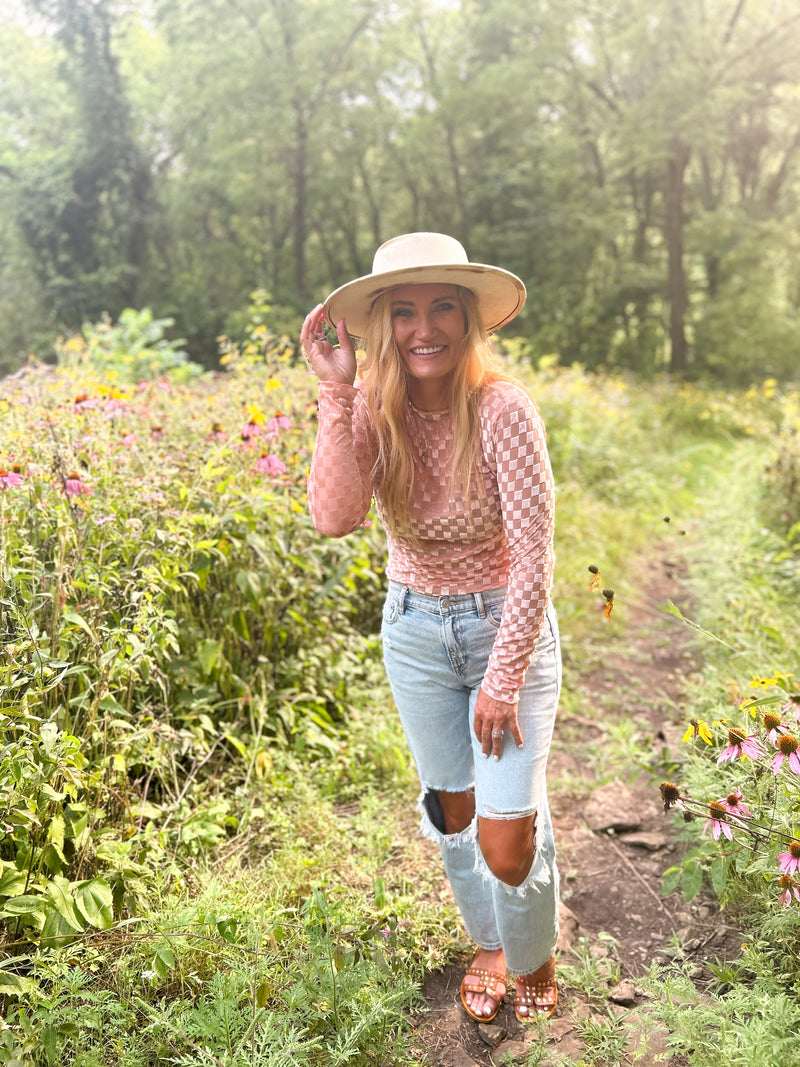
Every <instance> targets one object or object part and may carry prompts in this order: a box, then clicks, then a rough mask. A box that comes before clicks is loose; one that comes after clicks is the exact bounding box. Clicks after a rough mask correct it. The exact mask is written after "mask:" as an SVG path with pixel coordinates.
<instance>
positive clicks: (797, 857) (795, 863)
mask: <svg viewBox="0 0 800 1067" xmlns="http://www.w3.org/2000/svg"><path fill="white" fill-rule="evenodd" d="M778 864H779V866H780V869H781V870H782V871H783V873H784V874H798V873H800V841H792V842H791V844H790V845H789V850H788V851H787V852H781V853H779V855H778Z"/></svg>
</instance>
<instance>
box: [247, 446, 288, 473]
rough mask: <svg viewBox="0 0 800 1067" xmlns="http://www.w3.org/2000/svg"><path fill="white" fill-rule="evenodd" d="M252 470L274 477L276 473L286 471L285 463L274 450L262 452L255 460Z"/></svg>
mask: <svg viewBox="0 0 800 1067" xmlns="http://www.w3.org/2000/svg"><path fill="white" fill-rule="evenodd" d="M253 470H255V471H258V473H259V474H271V475H272V476H273V477H275V476H276V475H278V474H285V473H286V464H285V463H284V462H283V460H282V459H280V457H279V456H276V455H275V453H274V452H262V453H261V455H260V456H259V457H258V459H257V460H256V462H255V466H254V467H253Z"/></svg>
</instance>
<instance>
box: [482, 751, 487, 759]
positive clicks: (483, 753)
mask: <svg viewBox="0 0 800 1067" xmlns="http://www.w3.org/2000/svg"><path fill="white" fill-rule="evenodd" d="M481 755H482V756H483V758H484V759H488V758H489V753H488V752H481Z"/></svg>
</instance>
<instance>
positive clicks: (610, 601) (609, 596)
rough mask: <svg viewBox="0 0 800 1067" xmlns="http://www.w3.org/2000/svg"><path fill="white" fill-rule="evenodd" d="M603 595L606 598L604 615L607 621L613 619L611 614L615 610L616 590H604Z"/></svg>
mask: <svg viewBox="0 0 800 1067" xmlns="http://www.w3.org/2000/svg"><path fill="white" fill-rule="evenodd" d="M602 593H603V597H604V598H605V602H606V609H605V611H604V612H603V614H604V615H605V617H606V618H607V619H610V618H611V612H612V611H613V610H614V590H613V589H603V590H602Z"/></svg>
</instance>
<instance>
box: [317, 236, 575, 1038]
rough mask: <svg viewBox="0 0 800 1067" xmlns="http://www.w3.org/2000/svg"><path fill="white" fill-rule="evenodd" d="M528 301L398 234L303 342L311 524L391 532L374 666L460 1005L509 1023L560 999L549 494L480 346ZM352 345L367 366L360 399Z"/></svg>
mask: <svg viewBox="0 0 800 1067" xmlns="http://www.w3.org/2000/svg"><path fill="white" fill-rule="evenodd" d="M524 300H525V287H524V286H523V284H522V282H521V281H520V280H519V278H516V277H515V276H514V275H513V274H509V273H508V272H507V271H504V270H501V269H500V268H497V267H490V266H487V265H485V264H478V263H470V262H469V261H468V259H467V255H466V252H465V251H464V249H463V247H462V246H461V245H460V244H459V243H458V241H455V240H454V239H453V238H451V237H447V236H446V235H444V234H435V233H417V234H405V235H403V236H401V237H396V238H394V239H393V240H392V241H388V242H387V243H386V244H384V245H382V246H381V247H380V248H379V249H378V252H377V253H376V255H375V261H374V263H373V270H372V274H370V275H367V276H366V277H363V278H358V279H356V280H355V281H353V282H349V283H348V284H347V285H344V286H342V287H341V288H340V289H337V290H336V291H335V292H334V293H332V294H331V296H329V297H328V299H327V300H326V302H325V304H324V305H319V306H318V307H316V308H315V309H314V310H313V311H312V312H311V313H310V314H309V315H308V317H307V318H306V320H305V323H304V325H303V329H302V333H301V341H302V345H303V350H304V352H305V354H306V357H307V359H308V362H309V363H310V365H311V367H312V368H313V370H314V371H315V373H316V374H317V376H318V378H319V379H320V386H319V431H318V436H317V446H316V450H315V454H314V460H313V463H312V467H311V475H310V478H309V506H310V509H311V514H312V517H313V520H314V524H315V525H316V527H317V529H318V530H319V531H320V532H321V533H323V534H326V535H328V536H331V537H340V536H342V535H344V534H347V533H350V532H352V531H353V530H355V529H356V528H357V527H358V526H359V525H360V524H361V523H362V522H363V520H364V518H365V516H366V514H367V512H368V510H369V507H370V504H371V501H372V498H373V496H374V497H375V500H376V502H377V507H378V512H379V514H380V517H381V519H382V521H383V523H384V525H385V527H386V530H387V533H388V539H389V563H388V567H387V574H388V577H389V590H388V595H387V599H386V604H385V607H384V616H383V627H382V634H383V645H384V661H385V664H386V668H387V673H388V676H389V681H390V684H391V686H392V692H393V694H394V698H395V702H396V704H397V707H398V710H399V714H400V718H401V721H402V724H403V728H404V730H405V733H406V737H407V739H408V744H409V748H410V750H411V753H412V756H413V758H414V762H415V764H416V767H417V771H418V773H419V776H420V780H421V783H422V798H421V809H422V826H423V832H425V833H426V834H427V835H428V836H429V837H431V838H432V839H433V840H435V841H437V842H438V844H439V847H440V850H441V854H442V858H443V860H444V866H445V870H446V872H447V875H448V877H449V879H450V883H451V885H452V888H453V893H454V896H455V899H456V902H457V904H458V906H459V908H460V910H461V914H462V916H463V919H464V924H465V927H466V929H467V932H468V934H469V936H470V937H471V938H472V939H473V940H474V941H475V942H476V944H477V946H478V949H477V952H476V955H475V958H474V959H473V961H472V963H471V964H470V966H469V968H468V969H467V972H466V974H465V976H464V980H463V982H462V983H461V1000H462V1003H463V1005H464V1008H465V1009H466V1011H467V1013H468V1014H469V1015H470V1016H472V1018H474V1019H477V1020H479V1021H481V1022H487V1021H490V1020H491V1019H493V1018H494V1017H495V1015H496V1014H497V1012H498V1010H499V1007H500V1004H501V1002H502V999H503V997H504V995H505V993H506V985H507V981H508V977H507V976H508V975H509V974H513V975H515V976H516V988H515V995H514V1007H515V1012H516V1015H517V1018H518V1019H520V1021H524V1020H527V1019H529V1018H530V1017H532V1016H533V1015H535V1014H537V1013H544V1014H546V1015H551V1014H552V1013H553V1011H554V1010H555V1006H556V1002H557V999H558V992H557V986H556V977H555V957H554V948H555V944H556V939H557V934H558V926H557V907H558V873H557V869H556V863H555V847H554V843H553V833H552V825H551V822H550V813H549V809H548V805H547V793H546V786H545V767H546V763H547V754H548V750H549V747H550V740H551V736H552V731H553V723H554V720H555V712H556V705H557V702H558V693H559V686H560V653H559V644H558V629H557V623H556V618H555V614H554V612H553V609H552V607H551V605H550V602H549V593H550V586H551V580H552V571H553V548H552V542H553V510H554V507H553V505H554V492H553V482H552V475H551V471H550V465H549V461H548V458H547V450H546V446H545V436H544V428H543V426H542V422H541V420H540V418H539V416H538V413H537V411H536V408H535V406H534V403H533V401H532V400H531V399H530V397H529V396H528V395H527V393H526V392H525V391H524V390H523V389H522V388H521V387H520V386H519V385H517V384H516V383H515V382H514V381H513V380H511V379H509V378H507V377H506V376H504V375H502V374H501V373H500V372H499V371H498V370H496V369H495V368H493V365H492V360H491V355H492V353H491V347H490V342H489V339H488V334H489V332H490V331H492V330H495V329H497V328H498V327H499V326H502V325H504V324H505V323H506V322H508V321H510V319H512V318H513V317H514V316H515V315H516V314H517V312H518V311H519V310H520V308H521V307H522V305H523V303H524ZM326 321H327V323H328V325H329V326H330V327H332V328H333V329H335V331H336V336H337V337H338V341H339V344H338V346H337V347H334V346H333V345H332V344H330V343H329V341H328V340H327V337H326V335H325V332H324V329H323V326H324V323H325V322H326ZM351 335H353V336H356V337H360V338H361V339H362V341H363V347H364V349H365V351H366V358H365V360H364V363H363V366H362V370H361V374H360V381H359V384H358V385H357V386H356V385H355V380H356V371H357V366H356V357H355V353H354V350H353V344H352V341H351ZM489 757H491V758H489Z"/></svg>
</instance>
